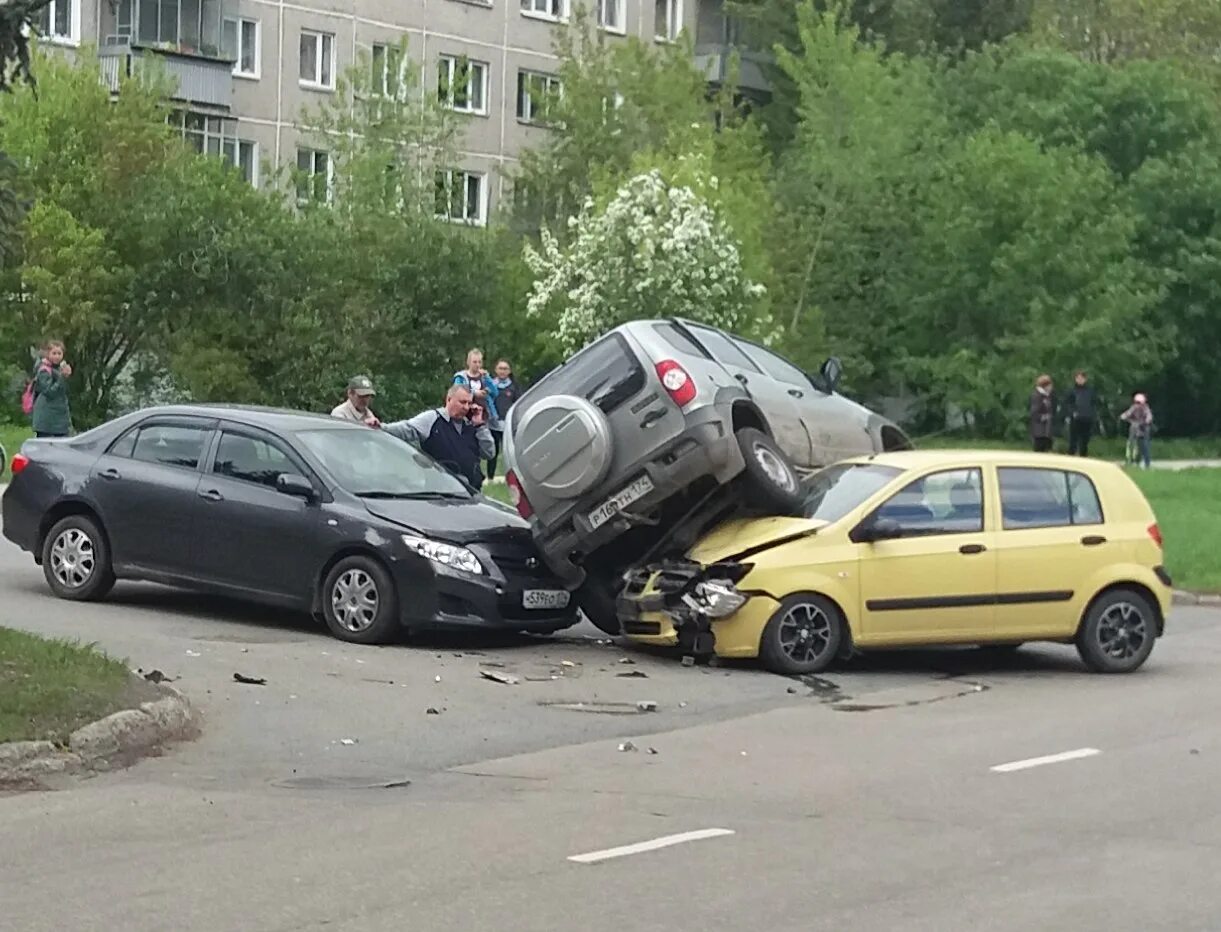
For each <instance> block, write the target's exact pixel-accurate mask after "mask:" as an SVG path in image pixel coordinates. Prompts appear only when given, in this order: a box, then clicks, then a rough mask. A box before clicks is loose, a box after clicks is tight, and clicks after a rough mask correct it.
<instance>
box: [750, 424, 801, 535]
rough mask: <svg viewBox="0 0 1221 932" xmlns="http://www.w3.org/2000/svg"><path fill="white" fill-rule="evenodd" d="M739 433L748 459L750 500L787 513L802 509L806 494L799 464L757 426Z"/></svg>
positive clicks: (760, 505) (764, 509) (762, 508)
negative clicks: (798, 472) (803, 492)
mask: <svg viewBox="0 0 1221 932" xmlns="http://www.w3.org/2000/svg"><path fill="white" fill-rule="evenodd" d="M735 436H736V437H737V440H738V447H739V449H741V451H742V460H743V462H744V463H745V470H744V473H743V479H744V481H745V484H746V488H747V497H748V498H749V500H750V503H751V504H752V505H754V506H755V507H756V508H758V509H761V510H763V511H766V512H777V513H779V514H786V515H787V514H792V513H793V512H795V511H797V510H798V509H800V508H801V506H802V504H803V502H804V500H805V498H804V496H803V494H802V491H801V480H800V479H799V478H798V476H797V468H796V467H795V466H794V465H793V462H792V460H790V459H789V458H788V456H787V455H786V454H785V452H784V451H783V450H781V449H780V447H779V446H777V445H776V441H775V440H773V439H772V438H771V437H769V436H768V435H767V434H765V433H763V431H761V430H756V429H755V428H753V427H743V428H742V429H741V430H739V431H738V432H737V434H736V435H735Z"/></svg>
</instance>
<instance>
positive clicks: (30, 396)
mask: <svg viewBox="0 0 1221 932" xmlns="http://www.w3.org/2000/svg"><path fill="white" fill-rule="evenodd" d="M44 370H45V371H47V372H50V371H51V367H50V366H48V365H46V364H43V365H40V366H39V367H38V371H39V372H42V371H44ZM21 413H22V414H24V415H25V416H26V417H30V416H31V415H32V414H33V413H34V380H33V379H28V380H27V381H26V383H25V391H23V392H22V393H21Z"/></svg>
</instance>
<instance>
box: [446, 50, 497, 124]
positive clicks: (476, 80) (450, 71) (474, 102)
mask: <svg viewBox="0 0 1221 932" xmlns="http://www.w3.org/2000/svg"><path fill="white" fill-rule="evenodd" d="M437 71H438V73H437V96H438V97H439V98H440V100H441V103H443V104H445V105H446V106H448V107H449V108H450V109H451V110H457V111H458V112H459V113H479V114H484V113H487V112H488V111H487V99H488V66H487V64H486V63H485V62H481V61H469V60H468V59H466V58H456V57H454V56H452V55H442V56H441V60H440V62H439V63H438V68H437Z"/></svg>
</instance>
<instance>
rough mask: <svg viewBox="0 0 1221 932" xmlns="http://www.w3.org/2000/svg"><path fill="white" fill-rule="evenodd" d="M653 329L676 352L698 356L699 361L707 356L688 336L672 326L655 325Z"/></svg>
mask: <svg viewBox="0 0 1221 932" xmlns="http://www.w3.org/2000/svg"><path fill="white" fill-rule="evenodd" d="M653 329H654V330H656V331H657V335H658V336H660V337H661V338H662V339H663V340H665V341H666V342H667V343H669V344H670V346H671V347H673V348H674V349H676V350H678V351H679V352H680V353H688V354H690V355H692V356H699V357H700V358H701V359H707V358H708V354H707V353H706V352H704V348H703V347H702V346H699V345H698V344H697V343H696V342H695V341H694V340H692V339H691V338H690V337H689V336H687V335H686V334H685V333H683V332H682V331H681V330H679V329H678V328H677V327H675V326H674V325H673V324H655V325H654V326H653Z"/></svg>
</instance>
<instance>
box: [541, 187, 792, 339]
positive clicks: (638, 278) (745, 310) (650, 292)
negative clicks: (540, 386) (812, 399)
mask: <svg viewBox="0 0 1221 932" xmlns="http://www.w3.org/2000/svg"><path fill="white" fill-rule="evenodd" d="M573 234H574V235H573V237H572V240H571V242H570V244H569V245H568V246H567V248H564V247H562V246H561V245H560V244H559V243H557V242H556V240H555V239H554V238H553V237H552V236H551V234H550V233H548V232H547V231H546V230H544V231H543V235H542V243H541V246H540V248H539V249H538V250H535V249H534V248H533V247H531V246H529V245H527V246H526V261H527V263H528V265H529V266H530V268H531V271H533V272H534V274H535V281H534V288H533V291H532V293H531V296H530V301H529V305H528V313H529V314H530V315H531V316H534V317H542V318H543V319H544V320H547V321H551V320H555V321H556V324H555V329H554V331H553V332H552V336H553V338H554V339H555V340H556V342H557V343H558V344H559V346H560V348H561V349H562V350H563V352H564V353H566V354H570V353H573V352H576V351H577V350H579V349H580V348H581V347H582V346H584V345H586V344H587V343H589V342H591V341H592V340H593V339H595V338H596V337H597V336H598V335H600V334H601V333H604V332H605V331H606V330H609V329H611V328H612V327H615V326H616V325H618V324H621V323H624V322H625V321H629V320H634V319H636V318H639V317H640V316H642V312H643V313H645V314H647V315H648V316H658V317H685V318H689V319H693V320H702V321H706V322H708V323H712V324H715V325H717V326H720V327H725V328H727V329H730V330H735V331H737V332H739V333H750V332H752V331H755V332H756V334H757V335H769V334H768V333H767V331H768V330H769V329H770V328H769V326H768V322H767V320H766V319H761V318H760V317H759V315H758V314H757V312H755V308H754V303H755V301H756V300H757V299H758V298H759V297H761V295H762V293H763V288H762V286H760V285H758V284H755V283H753V282H751V281H750V280H749V279H748V278H747V277H746V275H745V274H744V272H743V270H742V262H741V255H740V253H739V251H738V247H737V244H736V242H735V241H734V239H733V235H732V233H731V232H730V231H729V229H728V228H727V227H726V226H725V224H724V223H723V222H721V221H720V220H719V218H718V217H717V215H716V213H715V212H714V211H713V209H712V208H711V207H710V206H709V205H708V203H707V202H706V201H704V200H703V199H702V198H700V197H699V195H697V194H696V193H695V192H694V191H693V190H692V189H691V188H689V187H686V186H679V185H676V184H673V183H671V182H670V181H668V180H667V179H665V178H663V177H662V174H661V172H660V171H657V170H653V171H651V172H649V173H647V174H644V175H639V176H637V177H635V178H631V179H629V180H628V181H627V182H626V183H625V184H624V185H623V186H622V187H621V188H620V189H619V191H618V192H617V193H616V195H615V197H614V198H613V199H612V200H611V201H610V202H609V203H608V204H607V205H606V206H605V207H604V208H601V209H595V208H594V205H593V202H592V201H590V202H588V204H587V207H586V209H585V210H584V211H582V213H581V215H580V216H579V217H578V218H576V220H575V221H574V223H573ZM646 309H647V310H646ZM759 330H762V331H763V334H758V333H757V332H758V331H759Z"/></svg>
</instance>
